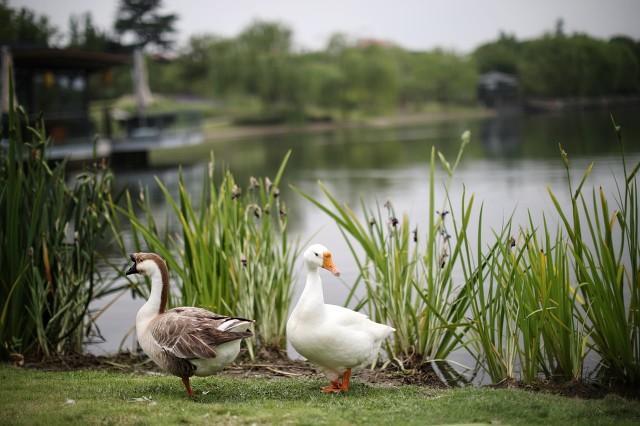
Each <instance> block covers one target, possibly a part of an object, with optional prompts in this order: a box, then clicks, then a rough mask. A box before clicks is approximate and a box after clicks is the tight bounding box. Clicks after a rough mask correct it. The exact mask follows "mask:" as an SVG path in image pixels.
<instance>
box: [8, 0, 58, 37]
mask: <svg viewBox="0 0 640 426" xmlns="http://www.w3.org/2000/svg"><path fill="white" fill-rule="evenodd" d="M57 34H58V30H57V29H56V27H54V26H53V25H52V24H51V23H50V22H49V19H48V18H47V17H46V16H38V15H36V14H35V13H34V12H33V11H32V10H30V9H27V8H25V7H23V8H20V9H12V8H11V7H9V5H8V3H7V0H0V43H22V44H34V45H41V46H49V44H51V43H52V41H53V39H54V37H55V36H56V35H57Z"/></svg>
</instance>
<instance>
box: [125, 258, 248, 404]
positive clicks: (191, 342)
mask: <svg viewBox="0 0 640 426" xmlns="http://www.w3.org/2000/svg"><path fill="white" fill-rule="evenodd" d="M130 258H131V260H132V261H133V265H132V266H131V267H130V268H129V269H128V270H127V272H126V274H127V275H131V274H143V275H147V276H149V277H150V278H151V293H150V294H149V299H148V300H147V303H145V304H144V305H143V306H142V307H141V308H140V310H139V311H138V314H137V315H136V333H137V335H138V342H139V343H140V346H141V347H142V350H143V351H144V352H145V353H146V354H147V355H148V356H149V358H151V359H152V360H153V361H154V362H155V363H156V364H158V366H159V367H160V368H162V369H163V370H166V371H168V372H169V373H171V374H173V375H176V376H178V377H180V378H181V379H182V383H183V384H184V387H185V389H186V391H187V394H188V395H189V396H193V390H192V389H191V384H190V382H189V378H190V377H191V376H193V375H196V376H210V375H211V374H213V373H214V372H216V371H218V370H220V369H222V367H224V366H225V365H226V364H228V363H230V362H232V361H233V360H234V359H235V358H236V357H237V356H238V353H239V352H240V341H241V340H242V339H243V338H245V337H250V336H251V335H252V333H251V332H250V331H249V329H250V327H251V324H252V323H253V321H251V320H246V319H244V318H234V317H227V316H224V315H218V314H214V313H213V312H209V311H207V310H206V309H202V308H193V307H180V308H174V309H170V310H168V311H167V310H166V307H167V297H168V295H169V272H168V269H167V265H166V263H165V261H164V260H163V259H162V257H160V256H158V255H157V254H155V253H133V254H131V255H130Z"/></svg>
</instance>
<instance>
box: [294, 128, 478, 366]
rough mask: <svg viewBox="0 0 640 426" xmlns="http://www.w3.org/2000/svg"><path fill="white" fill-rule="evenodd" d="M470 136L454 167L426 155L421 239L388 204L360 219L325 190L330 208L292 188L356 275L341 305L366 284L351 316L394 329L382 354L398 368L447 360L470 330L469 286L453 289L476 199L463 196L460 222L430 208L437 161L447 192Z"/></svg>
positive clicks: (367, 211) (433, 203)
mask: <svg viewBox="0 0 640 426" xmlns="http://www.w3.org/2000/svg"><path fill="white" fill-rule="evenodd" d="M469 137H470V135H469V133H468V132H465V134H464V135H463V137H462V144H461V146H460V150H459V153H458V156H457V158H456V161H455V162H454V164H453V165H451V164H450V163H449V162H448V161H447V160H446V158H445V157H444V156H443V155H442V154H441V153H439V152H438V153H436V150H435V149H432V150H431V160H430V166H429V205H428V215H429V216H428V228H427V230H426V232H425V233H424V234H420V233H418V230H417V229H414V230H413V231H411V225H410V223H409V220H408V218H407V217H406V216H404V217H403V218H401V219H400V218H398V216H397V215H396V212H395V210H394V209H393V206H392V204H391V203H390V202H387V203H385V206H384V208H385V209H386V214H383V211H382V209H381V208H380V206H379V205H378V206H377V208H376V209H375V210H371V209H367V207H366V206H364V205H363V206H362V210H363V217H362V218H359V217H358V215H356V213H355V212H354V211H353V210H352V209H351V208H350V207H349V206H347V205H344V204H342V203H340V202H339V201H338V200H337V199H336V198H335V197H334V196H333V195H332V194H331V193H330V192H329V190H328V189H327V188H326V187H325V186H324V185H322V183H320V188H321V190H322V192H323V194H324V195H325V197H326V198H327V200H328V202H329V205H328V206H326V205H324V204H323V203H322V202H321V201H320V200H317V199H315V198H313V197H311V196H310V195H308V194H305V193H304V192H302V191H300V190H298V189H296V191H297V192H298V193H300V194H301V195H302V196H303V197H304V198H306V199H307V200H309V201H310V202H311V203H313V204H314V205H315V206H317V207H318V208H320V209H321V210H322V211H323V212H324V213H326V214H327V215H328V216H329V217H331V218H332V219H333V220H334V221H335V222H336V224H337V225H338V227H339V229H340V231H341V232H342V234H343V235H344V237H345V240H346V242H347V244H348V245H349V248H350V249H351V252H352V255H353V257H354V259H355V261H356V264H357V266H358V271H359V277H358V279H357V280H356V282H355V283H354V285H353V287H352V289H351V295H350V298H349V300H347V301H346V303H347V304H348V303H349V302H350V299H351V297H353V295H354V294H355V292H356V291H357V289H358V288H359V285H360V283H363V284H364V292H365V297H364V299H363V300H362V301H361V302H360V303H359V304H358V305H357V306H356V309H362V308H366V310H367V312H368V313H369V315H371V317H372V318H373V319H374V320H376V321H379V322H383V323H387V324H390V325H391V326H392V327H394V328H395V329H396V332H395V333H394V337H393V341H392V342H391V343H389V344H388V346H387V349H388V353H389V356H391V357H394V358H395V359H396V360H397V361H398V362H400V363H404V362H405V361H409V362H410V363H411V364H414V365H418V366H419V365H422V364H423V363H427V362H430V361H439V360H443V359H445V358H446V357H447V356H448V355H449V354H450V353H451V352H452V351H453V350H454V349H456V348H457V347H459V346H460V345H463V342H462V338H463V336H464V333H465V330H466V329H467V328H468V327H469V324H468V321H467V319H466V318H465V313H466V311H467V308H468V306H469V296H470V290H471V286H470V285H469V284H467V283H462V284H461V285H456V284H455V283H454V279H453V268H454V265H455V264H456V262H457V259H458V256H459V255H460V253H461V249H462V247H463V243H464V241H465V240H466V233H467V229H468V225H469V220H470V217H471V212H472V208H473V196H472V197H470V198H468V199H467V198H465V197H463V199H462V202H461V205H460V217H459V218H457V219H456V215H455V214H454V213H456V212H452V213H451V214H450V213H449V212H448V211H444V208H442V209H441V210H436V209H437V206H436V201H435V183H436V176H435V172H436V161H437V160H436V158H439V160H440V164H441V165H442V168H443V169H444V170H445V172H446V175H447V181H446V183H445V190H446V189H447V188H448V186H449V184H450V182H451V179H452V178H453V174H454V172H455V169H456V167H457V165H458V163H459V161H460V159H461V156H462V153H463V151H464V147H465V146H466V144H468V143H469ZM447 205H449V206H451V204H450V203H449V204H447V200H443V203H442V206H443V207H446V206H447ZM450 208H451V207H450ZM452 210H453V209H452ZM449 214H450V216H449ZM450 220H451V221H452V223H453V226H454V229H455V231H454V232H453V235H450V234H449V229H448V227H447V223H448V222H449V221H450ZM423 237H424V242H422V241H423ZM360 252H362V253H363V254H362V255H360V254H359V253H360Z"/></svg>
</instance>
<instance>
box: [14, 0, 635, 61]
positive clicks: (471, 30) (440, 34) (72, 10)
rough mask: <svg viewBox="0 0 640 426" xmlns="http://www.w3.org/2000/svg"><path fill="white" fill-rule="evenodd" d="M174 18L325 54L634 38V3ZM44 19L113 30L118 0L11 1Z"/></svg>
mask: <svg viewBox="0 0 640 426" xmlns="http://www.w3.org/2000/svg"><path fill="white" fill-rule="evenodd" d="M163 4H164V11H167V12H173V13H177V14H178V15H179V16H180V19H179V21H178V25H177V29H178V35H177V40H178V43H179V45H184V44H185V43H186V41H187V40H188V39H189V37H190V36H191V35H194V34H203V33H210V34H211V33H213V34H217V35H221V36H235V35H236V34H238V33H239V32H240V31H241V30H242V29H243V28H245V27H246V26H248V25H249V24H250V23H251V22H252V21H254V20H258V19H260V20H269V21H274V20H275V21H279V22H282V23H284V24H286V25H288V26H289V27H290V28H292V29H293V32H294V41H295V43H296V46H297V47H298V48H300V49H307V50H315V49H321V48H323V47H324V46H325V45H326V43H327V40H328V39H329V36H330V35H331V34H333V33H336V32H341V33H345V34H347V35H348V36H351V37H353V38H375V39H382V40H388V41H392V42H394V43H397V44H398V45H400V46H403V47H405V48H408V49H413V50H427V49H431V48H434V47H442V48H446V49H453V50H456V51H458V52H470V51H471V50H473V49H474V48H475V47H477V46H478V45H479V44H482V43H484V42H487V41H490V40H493V39H495V38H496V37H497V35H498V34H499V32H500V31H505V32H507V33H510V34H515V35H516V37H518V38H519V39H521V38H531V37H536V36H539V35H541V34H543V33H544V32H545V31H550V30H552V29H553V28H554V26H555V22H556V20H557V19H559V18H561V19H563V20H564V28H565V31H566V32H568V33H572V32H584V33H588V34H590V35H593V36H597V37H605V38H608V37H611V36H612V35H618V34H624V35H627V36H630V37H633V38H635V39H640V23H639V20H640V0H609V1H606V0H535V1H534V0H529V1H525V0H449V1H444V0H440V1H431V0H422V1H421V0H395V1H389V0H387V1H383V0H321V1H317V0H316V1H308V0H307V1H304V0H225V1H219V0H209V1H205V0H164V2H163ZM9 5H10V6H12V7H22V6H25V7H28V8H30V9H33V10H35V11H37V12H38V13H41V14H45V15H47V16H49V18H50V20H51V21H52V22H53V24H54V25H56V26H57V27H58V28H59V29H60V30H62V31H67V29H68V22H69V16H70V15H71V14H80V13H83V12H86V11H90V12H91V13H92V15H93V18H94V22H95V23H96V24H97V25H98V26H99V27H101V28H111V27H112V25H113V21H114V17H115V13H116V10H117V6H118V1H116V0H112V1H108V0H101V1H93V2H90V1H86V0H9Z"/></svg>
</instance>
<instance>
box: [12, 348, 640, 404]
mask: <svg viewBox="0 0 640 426" xmlns="http://www.w3.org/2000/svg"><path fill="white" fill-rule="evenodd" d="M261 355H262V357H260V358H257V359H256V360H251V359H249V358H248V357H247V356H245V357H243V358H242V359H241V360H240V361H239V362H237V363H234V364H232V365H230V366H228V367H226V368H225V369H224V370H223V371H221V372H220V373H219V375H222V376H226V377H235V378H243V377H247V378H249V377H250V378H268V379H284V378H291V379H295V378H316V379H324V375H323V374H322V373H321V372H320V371H319V370H318V369H316V368H315V367H314V366H313V365H311V364H309V363H307V362H305V361H293V360H290V359H288V358H286V356H283V355H282V354H261ZM14 365H16V366H19V367H20V368H27V369H36V370H41V371H58V372H61V371H74V370H97V371H100V370H103V371H110V372H121V373H129V374H143V375H144V374H146V375H155V374H164V373H163V372H162V371H161V370H160V369H158V367H157V366H156V365H155V364H154V363H153V362H152V361H151V360H150V359H148V358H147V357H146V356H144V355H141V354H131V353H121V354H118V355H114V356H96V355H91V354H70V355H65V356H57V357H50V358H46V359H41V360H29V359H27V360H24V362H23V364H21V365H17V364H16V363H14ZM353 377H354V379H355V380H358V381H361V382H365V383H369V384H375V385H376V386H387V387H399V386H403V385H415V386H422V387H428V388H432V389H446V388H449V387H452V386H456V385H450V384H447V383H444V382H443V381H441V380H440V378H439V377H438V375H437V374H436V373H435V372H434V371H433V370H431V369H430V368H426V369H424V368H423V369H405V370H400V369H399V368H397V367H395V366H393V365H391V366H388V367H387V368H384V369H374V370H371V369H360V370H357V371H355V372H354V376H353ZM486 387H488V388H496V389H504V388H507V389H521V390H526V391H530V392H542V393H550V394H554V395H560V396H565V397H571V398H581V399H600V398H604V397H606V396H607V395H609V394H615V395H618V396H621V397H624V398H628V399H635V400H638V399H640V390H639V389H636V388H633V387H629V386H621V385H610V386H605V385H601V384H598V383H596V382H577V381H571V382H553V381H548V380H540V381H538V382H535V383H532V384H526V383H521V382H518V381H515V380H506V381H504V382H502V383H499V384H493V385H486Z"/></svg>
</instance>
